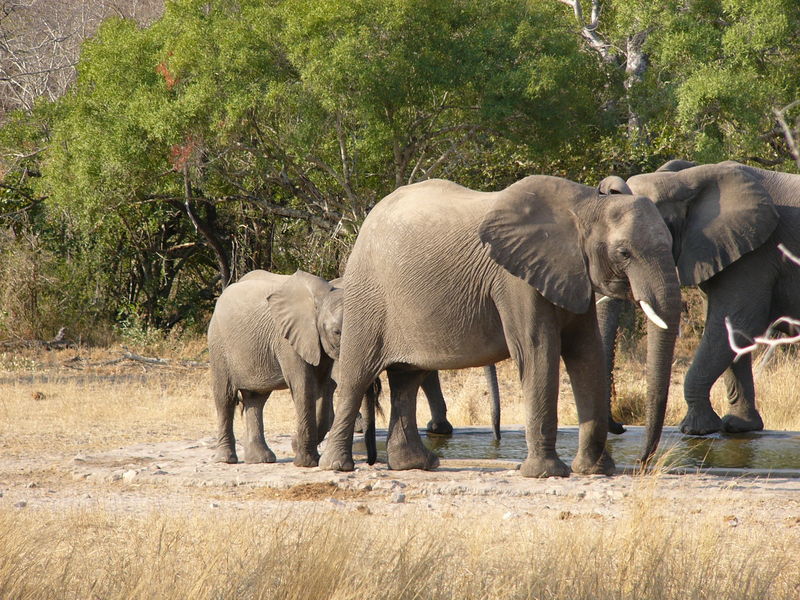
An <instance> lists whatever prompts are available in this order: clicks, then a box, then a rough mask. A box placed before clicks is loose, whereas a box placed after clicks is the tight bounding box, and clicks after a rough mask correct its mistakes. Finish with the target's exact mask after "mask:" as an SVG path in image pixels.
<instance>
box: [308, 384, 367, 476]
mask: <svg viewBox="0 0 800 600" xmlns="http://www.w3.org/2000/svg"><path fill="white" fill-rule="evenodd" d="M373 378H374V377H373ZM368 385H370V382H369V380H364V381H362V382H356V383H355V384H351V383H350V382H348V381H343V382H341V385H340V386H339V394H340V395H339V401H338V402H337V404H336V411H335V415H334V418H333V425H332V426H331V430H330V432H328V439H327V441H326V442H325V449H324V450H323V452H322V455H321V456H320V458H319V467H320V469H325V470H328V471H352V470H353V469H355V463H354V461H353V432H354V430H355V424H356V417H357V416H358V409H359V408H361V400H362V398H363V397H364V393H365V392H366V389H367V386H368Z"/></svg>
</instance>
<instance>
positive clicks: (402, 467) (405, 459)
mask: <svg viewBox="0 0 800 600" xmlns="http://www.w3.org/2000/svg"><path fill="white" fill-rule="evenodd" d="M386 453H387V456H388V463H389V468H390V469H392V470H393V471H408V470H409V469H422V470H424V471H432V470H433V469H435V468H436V467H438V466H439V457H438V456H436V455H435V454H434V453H433V452H431V451H430V450H428V449H427V448H426V447H425V446H422V445H420V447H419V449H412V448H409V447H408V446H394V447H391V446H390V447H388V448H387V452H386Z"/></svg>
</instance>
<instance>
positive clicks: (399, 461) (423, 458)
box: [386, 369, 439, 470]
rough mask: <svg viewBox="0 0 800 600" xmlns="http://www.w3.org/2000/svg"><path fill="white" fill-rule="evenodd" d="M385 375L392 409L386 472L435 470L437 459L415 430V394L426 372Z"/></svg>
mask: <svg viewBox="0 0 800 600" xmlns="http://www.w3.org/2000/svg"><path fill="white" fill-rule="evenodd" d="M387 374H388V376H389V389H390V396H391V405H392V410H391V414H390V417H389V433H388V437H387V440H386V453H387V455H388V462H389V468H390V469H395V470H405V469H425V470H431V469H435V468H436V467H438V466H439V457H437V456H436V455H435V454H433V452H431V451H430V450H428V449H427V448H426V447H425V446H424V445H423V444H422V438H421V437H420V435H419V429H418V428H417V392H418V391H419V386H420V384H422V381H423V380H424V379H425V377H427V376H428V372H426V371H400V370H392V369H389V370H388V371H387Z"/></svg>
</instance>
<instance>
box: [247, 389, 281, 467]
mask: <svg viewBox="0 0 800 600" xmlns="http://www.w3.org/2000/svg"><path fill="white" fill-rule="evenodd" d="M267 398H269V392H267V393H266V394H261V393H257V392H250V391H245V390H242V404H243V405H244V423H245V440H244V462H246V463H274V462H275V454H274V453H273V452H272V450H270V449H269V446H267V441H266V440H265V439H264V405H265V404H266V403H267Z"/></svg>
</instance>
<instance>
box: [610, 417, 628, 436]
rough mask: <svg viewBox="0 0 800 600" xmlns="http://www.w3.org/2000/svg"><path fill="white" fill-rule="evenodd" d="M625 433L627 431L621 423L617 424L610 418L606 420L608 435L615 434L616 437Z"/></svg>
mask: <svg viewBox="0 0 800 600" xmlns="http://www.w3.org/2000/svg"><path fill="white" fill-rule="evenodd" d="M626 431H627V429H625V426H624V425H623V424H622V423H618V422H617V421H615V420H614V419H612V418H611V417H609V418H608V432H609V433H616V434H617V435H620V434H621V433H625V432H626Z"/></svg>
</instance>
